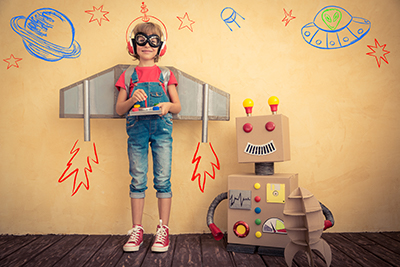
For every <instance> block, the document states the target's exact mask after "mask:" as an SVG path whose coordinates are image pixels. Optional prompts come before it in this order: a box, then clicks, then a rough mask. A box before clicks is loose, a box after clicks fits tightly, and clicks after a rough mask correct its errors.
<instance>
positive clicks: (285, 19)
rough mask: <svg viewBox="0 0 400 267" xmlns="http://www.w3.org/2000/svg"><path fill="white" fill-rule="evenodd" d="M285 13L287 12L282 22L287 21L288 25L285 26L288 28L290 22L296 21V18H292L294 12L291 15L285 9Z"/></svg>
mask: <svg viewBox="0 0 400 267" xmlns="http://www.w3.org/2000/svg"><path fill="white" fill-rule="evenodd" d="M283 11H284V12H285V17H284V18H283V20H282V22H284V21H285V22H286V23H285V26H287V25H288V24H289V22H290V21H291V20H292V19H295V18H296V17H293V16H292V10H290V12H289V13H287V12H286V10H285V9H283Z"/></svg>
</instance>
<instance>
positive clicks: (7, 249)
mask: <svg viewBox="0 0 400 267" xmlns="http://www.w3.org/2000/svg"><path fill="white" fill-rule="evenodd" d="M37 238H39V236H38V235H23V236H13V238H12V239H11V240H9V241H8V242H6V243H5V244H3V245H2V246H0V260H1V259H3V258H5V257H7V256H8V255H10V254H12V253H13V252H15V251H17V250H18V249H20V248H22V247H24V246H26V245H28V244H29V243H30V242H32V241H34V240H35V239H37Z"/></svg>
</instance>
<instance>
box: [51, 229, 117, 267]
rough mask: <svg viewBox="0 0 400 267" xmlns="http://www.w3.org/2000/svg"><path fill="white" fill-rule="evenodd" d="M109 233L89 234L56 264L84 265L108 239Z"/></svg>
mask: <svg viewBox="0 0 400 267" xmlns="http://www.w3.org/2000/svg"><path fill="white" fill-rule="evenodd" d="M108 238H110V236H107V235H89V236H87V237H86V238H85V239H83V241H82V242H81V243H79V244H78V245H77V246H76V247H74V248H73V249H72V250H71V251H70V252H69V253H68V254H67V255H65V256H64V257H63V258H62V259H61V260H60V261H59V262H57V263H56V264H55V265H54V266H83V265H84V264H85V263H86V262H88V261H89V260H90V258H91V257H92V256H93V255H94V254H95V253H96V251H97V250H99V248H100V247H101V246H102V245H103V244H104V243H105V242H106V241H107V239H108Z"/></svg>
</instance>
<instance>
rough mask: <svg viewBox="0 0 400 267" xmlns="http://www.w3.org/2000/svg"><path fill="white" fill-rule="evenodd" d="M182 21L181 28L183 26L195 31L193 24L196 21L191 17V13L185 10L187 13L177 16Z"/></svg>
mask: <svg viewBox="0 0 400 267" xmlns="http://www.w3.org/2000/svg"><path fill="white" fill-rule="evenodd" d="M177 18H178V19H179V20H180V21H181V25H179V29H178V30H181V29H183V28H185V27H186V28H188V29H189V30H190V31H191V32H193V28H192V24H193V23H195V21H194V20H191V19H189V15H188V13H187V12H185V15H183V17H177Z"/></svg>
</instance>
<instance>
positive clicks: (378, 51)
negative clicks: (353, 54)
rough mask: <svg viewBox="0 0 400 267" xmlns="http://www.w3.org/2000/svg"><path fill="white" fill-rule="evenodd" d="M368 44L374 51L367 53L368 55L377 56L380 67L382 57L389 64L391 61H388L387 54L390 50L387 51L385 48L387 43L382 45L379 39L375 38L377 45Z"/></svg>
mask: <svg viewBox="0 0 400 267" xmlns="http://www.w3.org/2000/svg"><path fill="white" fill-rule="evenodd" d="M367 46H368V47H369V49H371V50H372V52H369V53H367V55H368V56H372V57H375V59H376V63H378V67H379V68H380V67H381V63H382V62H381V59H382V60H383V61H385V62H386V64H389V62H388V60H387V58H386V55H387V54H389V53H390V51H386V50H385V47H386V44H384V45H382V46H381V45H380V44H379V43H378V40H376V39H375V46H372V45H367ZM378 47H379V48H378ZM374 48H375V49H374Z"/></svg>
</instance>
